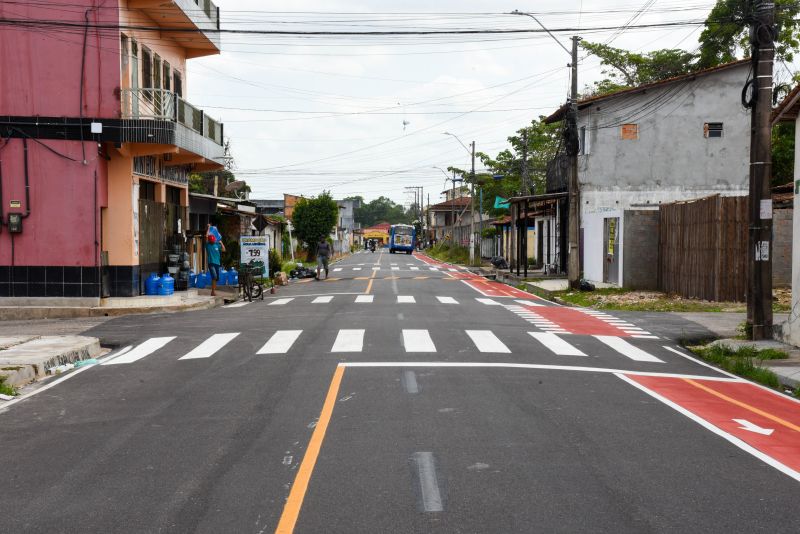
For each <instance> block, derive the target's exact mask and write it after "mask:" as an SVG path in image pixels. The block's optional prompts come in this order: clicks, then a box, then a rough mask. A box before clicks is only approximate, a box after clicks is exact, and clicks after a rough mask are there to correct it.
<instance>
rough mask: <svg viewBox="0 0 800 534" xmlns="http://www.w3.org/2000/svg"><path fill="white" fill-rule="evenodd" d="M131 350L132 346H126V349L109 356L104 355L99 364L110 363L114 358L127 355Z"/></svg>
mask: <svg viewBox="0 0 800 534" xmlns="http://www.w3.org/2000/svg"><path fill="white" fill-rule="evenodd" d="M132 348H133V345H128V346H126V347H123V348H121V349H119V350H118V351H117V352H112V353H111V354H108V355H106V357H105V358H103V359H102V361H101V362H100V363H101V364H103V363H106V362H110V361H111V360H113V359H114V358H116V357H118V356H122V355H123V354H125V353H127V352H128V351H129V350H131V349H132Z"/></svg>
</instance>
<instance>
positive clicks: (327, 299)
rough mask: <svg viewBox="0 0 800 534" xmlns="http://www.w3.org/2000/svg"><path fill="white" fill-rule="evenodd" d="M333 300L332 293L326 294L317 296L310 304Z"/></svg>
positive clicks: (325, 302)
mask: <svg viewBox="0 0 800 534" xmlns="http://www.w3.org/2000/svg"><path fill="white" fill-rule="evenodd" d="M332 300H333V295H327V296H324V297H317V298H315V299H314V300H312V301H311V304H327V303H329V302H330V301H332Z"/></svg>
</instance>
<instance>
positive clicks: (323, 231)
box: [292, 191, 339, 258]
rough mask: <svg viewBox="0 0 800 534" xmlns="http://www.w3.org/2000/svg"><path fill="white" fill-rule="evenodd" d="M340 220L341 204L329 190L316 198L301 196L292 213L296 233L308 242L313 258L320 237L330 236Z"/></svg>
mask: <svg viewBox="0 0 800 534" xmlns="http://www.w3.org/2000/svg"><path fill="white" fill-rule="evenodd" d="M338 220H339V205H338V204H336V201H335V200H333V198H332V197H331V194H330V193H329V192H328V191H323V193H322V194H321V195H320V196H318V197H315V198H301V199H300V200H299V201H298V202H297V204H295V206H294V212H293V213H292V226H293V227H294V233H295V235H296V236H297V239H299V240H301V241H303V242H305V243H306V245H307V246H308V251H309V254H310V256H311V257H312V258H313V257H314V256H316V254H317V241H319V238H320V237H327V236H329V235H330V233H331V231H332V230H333V228H334V227H335V226H336V222H337V221H338Z"/></svg>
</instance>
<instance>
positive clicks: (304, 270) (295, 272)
mask: <svg viewBox="0 0 800 534" xmlns="http://www.w3.org/2000/svg"><path fill="white" fill-rule="evenodd" d="M289 276H290V277H291V278H314V277H316V276H317V271H316V270H314V269H309V268H308V267H306V266H305V265H303V264H302V263H298V264H297V267H296V268H295V269H292V270H291V271H289Z"/></svg>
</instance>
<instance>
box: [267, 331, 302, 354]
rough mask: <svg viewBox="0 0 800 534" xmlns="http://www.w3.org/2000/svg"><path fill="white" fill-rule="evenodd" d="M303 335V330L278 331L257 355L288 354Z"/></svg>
mask: <svg viewBox="0 0 800 534" xmlns="http://www.w3.org/2000/svg"><path fill="white" fill-rule="evenodd" d="M302 333H303V331H302V330H278V331H277V332H275V333H274V334H272V337H271V338H269V340H268V341H267V342H266V343H264V346H263V347H261V348H260V349H259V350H258V352H256V354H286V353H287V352H289V349H291V348H292V345H294V342H295V341H297V338H298V337H300V334H302Z"/></svg>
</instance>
